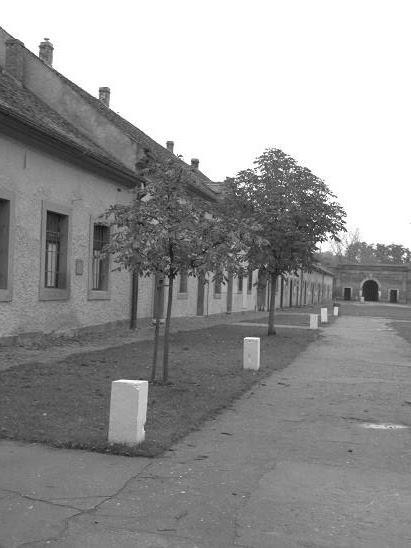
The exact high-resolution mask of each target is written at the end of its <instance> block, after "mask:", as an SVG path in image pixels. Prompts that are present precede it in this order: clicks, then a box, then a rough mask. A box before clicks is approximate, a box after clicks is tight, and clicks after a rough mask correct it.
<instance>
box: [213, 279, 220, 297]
mask: <svg viewBox="0 0 411 548" xmlns="http://www.w3.org/2000/svg"><path fill="white" fill-rule="evenodd" d="M214 297H215V298H216V299H218V298H220V297H221V282H219V281H217V280H216V281H215V282H214Z"/></svg>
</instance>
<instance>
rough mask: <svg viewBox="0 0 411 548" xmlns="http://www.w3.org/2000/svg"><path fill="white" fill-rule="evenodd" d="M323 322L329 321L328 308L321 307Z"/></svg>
mask: <svg viewBox="0 0 411 548" xmlns="http://www.w3.org/2000/svg"><path fill="white" fill-rule="evenodd" d="M321 322H322V323H327V322H328V310H327V309H326V308H322V309H321Z"/></svg>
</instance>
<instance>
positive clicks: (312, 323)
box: [310, 314, 318, 329]
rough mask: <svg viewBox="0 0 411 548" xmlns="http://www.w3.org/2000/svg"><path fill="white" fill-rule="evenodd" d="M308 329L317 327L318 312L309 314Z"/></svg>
mask: <svg viewBox="0 0 411 548" xmlns="http://www.w3.org/2000/svg"><path fill="white" fill-rule="evenodd" d="M310 329H318V314H310Z"/></svg>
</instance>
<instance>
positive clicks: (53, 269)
mask: <svg viewBox="0 0 411 548" xmlns="http://www.w3.org/2000/svg"><path fill="white" fill-rule="evenodd" d="M66 218H67V216H66V215H60V214H59V213H54V212H52V211H47V222H46V261H45V276H44V281H45V287H52V288H58V289H65V288H66V285H67V279H66V271H65V268H64V266H65V265H64V263H65V261H64V253H65V246H64V243H65V240H66V239H67V235H66V232H65V230H64V225H65V223H66ZM66 247H67V246H66Z"/></svg>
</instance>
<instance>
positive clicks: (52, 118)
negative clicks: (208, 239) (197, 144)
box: [0, 27, 219, 200]
mask: <svg viewBox="0 0 411 548" xmlns="http://www.w3.org/2000/svg"><path fill="white" fill-rule="evenodd" d="M0 29H1V30H2V31H3V32H4V33H5V34H7V35H8V36H9V37H11V35H10V34H8V33H7V32H6V31H4V29H2V28H1V27H0ZM25 51H26V54H27V55H30V56H33V57H35V58H36V60H38V57H37V56H36V55H35V54H34V53H33V52H31V51H30V50H29V49H27V48H25ZM39 62H40V61H39ZM48 68H49V70H51V71H53V72H54V73H55V74H56V75H57V76H58V77H59V78H60V79H61V80H62V81H63V82H64V83H65V84H67V85H68V86H70V87H71V88H72V89H73V90H74V91H75V92H76V93H78V94H79V95H80V96H81V97H82V98H83V99H84V100H85V101H87V102H88V103H89V104H90V105H91V106H92V107H93V108H94V109H96V110H97V111H98V112H99V113H100V114H101V115H103V116H104V117H105V118H106V119H107V120H109V121H110V122H111V123H112V124H114V125H115V126H116V127H118V128H119V129H120V130H121V131H122V132H123V133H124V134H125V135H127V136H128V137H130V138H131V139H132V140H133V141H134V142H135V143H137V144H138V145H140V146H141V147H142V148H147V149H149V150H150V152H151V153H152V154H153V155H154V157H155V158H156V159H157V160H160V161H161V160H163V161H165V160H169V159H172V160H173V161H175V162H177V163H178V164H180V165H181V166H182V167H183V168H184V169H185V170H186V173H187V174H188V176H189V181H190V184H191V185H192V186H193V187H194V188H196V189H197V190H198V191H200V192H202V193H203V194H205V195H206V196H208V197H209V198H210V199H213V200H216V199H218V194H219V192H218V191H216V190H215V188H214V186H213V182H212V181H211V180H210V179H209V178H208V177H207V176H206V175H204V173H202V172H201V171H200V170H198V169H194V168H193V167H191V166H189V165H188V164H186V163H185V162H183V161H182V160H181V159H180V158H178V157H177V156H175V155H174V154H173V153H172V152H170V151H169V150H167V149H166V148H165V147H163V146H161V145H160V144H159V143H157V142H156V141H154V139H152V138H151V137H149V136H148V135H147V134H146V133H144V132H143V131H141V130H140V129H139V128H137V127H136V126H134V125H133V124H131V123H130V122H128V121H127V120H126V119H125V118H123V117H121V116H120V115H119V114H117V113H116V112H114V111H113V110H111V109H110V108H109V107H107V106H106V105H105V104H104V103H103V102H102V101H100V100H99V99H97V98H96V97H93V96H92V95H91V94H89V93H88V92H87V91H85V90H84V89H82V88H81V87H79V86H77V85H76V84H75V83H74V82H72V81H71V80H69V79H68V78H66V77H65V76H64V75H63V74H61V73H59V72H58V71H57V70H55V69H54V68H53V67H48ZM10 85H12V84H10V78H9V83H8V84H6V86H5V87H7V86H10ZM2 91H3V93H4V90H2ZM5 95H7V91H6V92H5ZM11 95H12V94H11ZM0 104H2V103H0ZM6 106H7V107H8V108H10V109H12V110H13V109H14V110H17V111H21V113H22V114H23V115H28V117H29V118H30V119H31V120H32V121H33V122H36V123H38V124H39V125H40V124H41V122H42V121H43V126H47V128H46V129H49V130H50V131H55V132H56V133H57V134H60V135H65V136H66V137H67V138H69V139H71V140H72V141H73V142H76V143H77V144H78V145H80V146H83V147H84V148H85V149H88V150H90V151H91V150H94V152H95V153H96V154H102V155H103V156H104V157H106V158H110V159H111V161H114V162H115V163H117V165H119V162H118V161H117V160H114V158H113V157H112V156H111V155H110V154H109V153H108V152H107V151H106V150H103V149H102V148H100V147H99V146H98V145H96V144H95V143H94V142H93V141H92V140H90V139H88V138H87V137H86V136H84V135H83V134H82V133H81V132H79V131H78V130H77V129H76V128H75V127H74V126H73V125H71V124H70V123H68V122H67V121H66V120H65V119H64V118H63V117H61V116H60V115H58V114H57V113H56V112H54V111H53V110H52V109H50V108H49V107H47V105H45V104H44V103H43V102H41V101H40V100H39V99H38V98H36V97H35V96H34V95H33V94H31V93H29V92H28V91H26V90H24V88H23V89H22V88H20V92H19V93H18V98H16V101H14V102H13V100H12V98H11V97H10V93H9V94H8V97H7V98H6ZM44 122H45V123H44ZM121 165H122V164H121ZM123 169H126V170H127V168H125V167H124V166H123ZM127 171H129V170H127Z"/></svg>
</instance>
